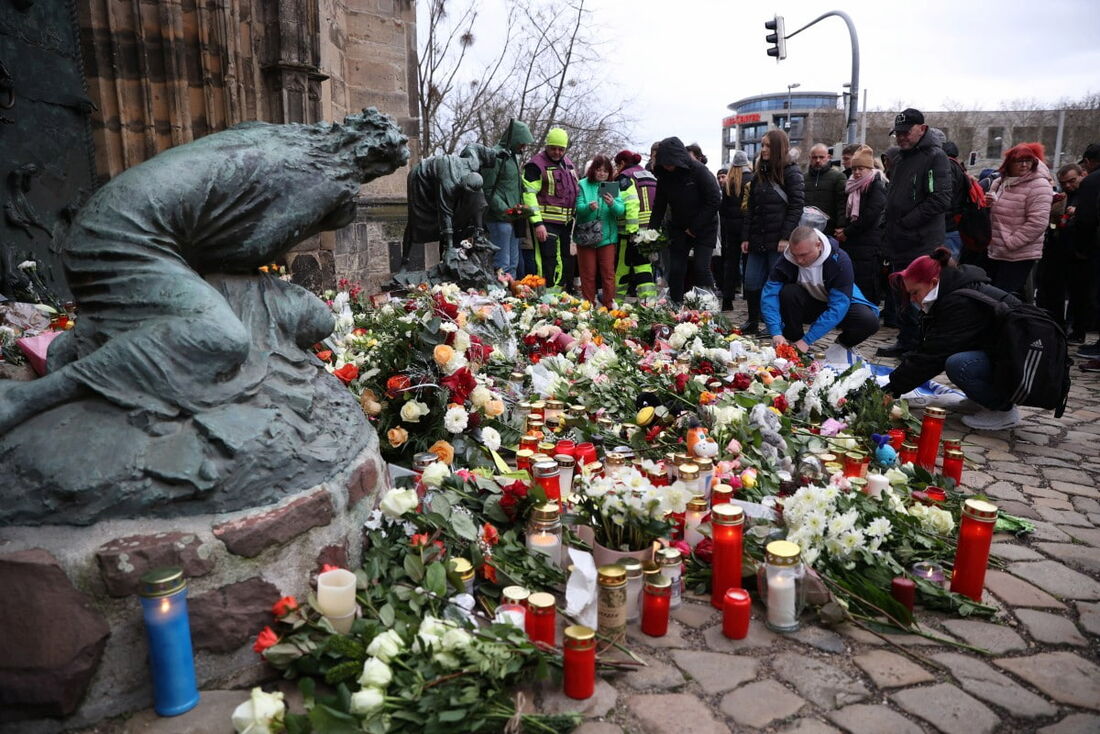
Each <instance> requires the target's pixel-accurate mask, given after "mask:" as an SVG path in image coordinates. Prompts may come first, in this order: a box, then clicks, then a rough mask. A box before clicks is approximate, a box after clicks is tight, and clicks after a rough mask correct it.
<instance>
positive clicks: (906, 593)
mask: <svg viewBox="0 0 1100 734" xmlns="http://www.w3.org/2000/svg"><path fill="white" fill-rule="evenodd" d="M890 596H892V597H894V599H895V600H896V601H897V602H898V603H899V604H901V605H902V606H903V607H905V608H906V609H908V610H909V615H910V616H912V614H913V605H914V604H915V603H916V601H917V585H916V584H915V583H913V581H912V579H907V578H905V577H904V576H895V577H894V578H893V579H892V580H891V581H890ZM903 621H904V620H903Z"/></svg>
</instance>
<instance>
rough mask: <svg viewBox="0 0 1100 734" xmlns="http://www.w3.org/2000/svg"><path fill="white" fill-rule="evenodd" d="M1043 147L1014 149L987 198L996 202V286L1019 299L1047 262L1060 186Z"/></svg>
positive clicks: (992, 256) (992, 260)
mask: <svg viewBox="0 0 1100 734" xmlns="http://www.w3.org/2000/svg"><path fill="white" fill-rule="evenodd" d="M1043 155H1044V151H1043V146H1042V144H1041V143H1020V144H1019V145H1014V146H1013V147H1011V148H1009V149H1008V152H1007V153H1005V159H1004V162H1003V163H1002V164H1001V168H1000V172H1001V176H1000V178H998V179H997V180H996V181H994V182H993V185H992V186H991V187H990V189H989V192H988V193H987V194H986V195H985V198H986V200H987V201H989V202H991V205H990V209H989V220H990V224H991V225H992V229H993V238H992V239H991V240H990V243H989V275H990V277H992V279H993V285H995V286H997V287H998V288H1000V289H1002V290H1006V291H1008V292H1009V293H1012V294H1014V295H1017V296H1023V295H1024V283H1025V282H1027V276H1028V275H1029V274H1030V273H1031V269H1032V267H1034V266H1035V263H1037V262H1038V261H1039V258H1041V257H1042V256H1043V237H1044V235H1045V234H1046V231H1047V225H1048V224H1049V223H1050V206H1051V203H1052V202H1053V199H1054V186H1053V182H1052V180H1051V176H1050V171H1049V170H1048V169H1047V167H1046V164H1044V163H1043Z"/></svg>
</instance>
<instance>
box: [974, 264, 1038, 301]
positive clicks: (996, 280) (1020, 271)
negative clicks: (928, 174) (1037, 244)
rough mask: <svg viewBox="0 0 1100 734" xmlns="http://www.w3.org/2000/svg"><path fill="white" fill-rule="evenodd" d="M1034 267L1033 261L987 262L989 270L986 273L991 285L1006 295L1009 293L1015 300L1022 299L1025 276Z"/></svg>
mask: <svg viewBox="0 0 1100 734" xmlns="http://www.w3.org/2000/svg"><path fill="white" fill-rule="evenodd" d="M1034 266H1035V260H994V259H992V258H990V260H989V270H987V271H986V273H987V274H988V275H989V278H990V279H991V280H992V281H993V285H994V286H996V287H997V288H1000V289H1001V290H1002V291H1004V292H1006V293H1011V294H1012V295H1014V296H1016V297H1017V298H1020V299H1023V300H1028V299H1026V298H1024V290H1025V289H1024V284H1025V283H1027V276H1028V275H1030V274H1031V269H1032V268H1033V267H1034Z"/></svg>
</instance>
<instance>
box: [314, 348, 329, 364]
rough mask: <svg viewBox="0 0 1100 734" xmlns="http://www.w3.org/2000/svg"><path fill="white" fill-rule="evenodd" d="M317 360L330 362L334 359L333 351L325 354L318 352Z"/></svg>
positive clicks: (326, 351) (324, 352)
mask: <svg viewBox="0 0 1100 734" xmlns="http://www.w3.org/2000/svg"><path fill="white" fill-rule="evenodd" d="M317 359H319V360H321V361H322V362H327V361H329V360H330V359H332V350H331V349H326V350H324V351H323V352H317Z"/></svg>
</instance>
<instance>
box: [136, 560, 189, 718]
mask: <svg viewBox="0 0 1100 734" xmlns="http://www.w3.org/2000/svg"><path fill="white" fill-rule="evenodd" d="M140 593H141V610H142V614H143V616H144V617H145V633H146V638H147V639H148V641H149V664H150V666H151V667H152V670H153V709H154V710H155V711H156V712H157V713H158V714H159V715H161V716H178V715H179V714H182V713H184V712H186V711H190V710H191V709H193V708H194V707H195V705H196V704H198V702H199V689H198V685H197V684H196V682H195V656H194V653H193V652H192V650H191V625H190V621H189V619H188V616H187V581H186V580H185V579H184V578H183V570H182V569H179V568H157V569H154V570H152V571H149V572H148V573H146V574H144V575H143V576H142V577H141V592H140Z"/></svg>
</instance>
